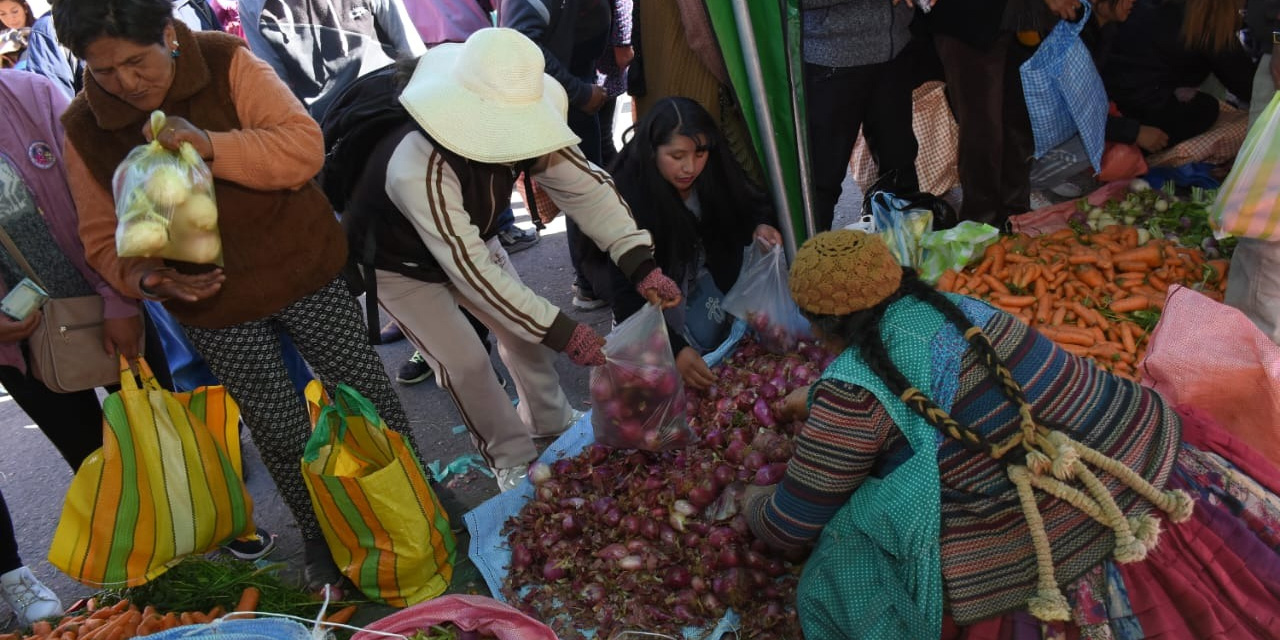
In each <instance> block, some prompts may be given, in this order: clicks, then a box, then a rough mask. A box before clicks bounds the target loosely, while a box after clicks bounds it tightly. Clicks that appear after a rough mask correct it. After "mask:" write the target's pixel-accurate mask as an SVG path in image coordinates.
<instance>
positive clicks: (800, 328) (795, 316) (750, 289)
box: [720, 244, 813, 354]
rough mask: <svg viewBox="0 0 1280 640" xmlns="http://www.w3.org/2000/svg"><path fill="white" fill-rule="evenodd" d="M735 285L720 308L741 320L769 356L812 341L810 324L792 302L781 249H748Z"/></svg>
mask: <svg viewBox="0 0 1280 640" xmlns="http://www.w3.org/2000/svg"><path fill="white" fill-rule="evenodd" d="M746 252H747V253H746V256H745V257H744V258H743V260H742V271H741V272H739V273H738V281H737V282H735V283H734V284H733V287H732V288H731V289H729V292H728V293H726V294H725V296H724V300H723V301H721V303H720V307H721V308H723V309H724V310H725V311H727V312H729V313H731V314H733V315H734V316H736V317H738V318H741V319H742V320H743V321H744V322H746V323H747V326H748V327H750V328H751V329H752V330H753V331H755V333H756V337H757V339H758V340H759V342H760V345H761V346H763V347H764V348H765V349H766V350H767V351H769V352H770V353H777V354H783V353H791V352H793V351H795V350H796V349H797V348H798V347H799V344H800V342H801V341H802V340H807V341H812V340H813V332H812V330H811V329H810V328H809V321H808V320H807V319H806V318H805V317H804V316H803V315H801V314H800V308H799V307H797V306H796V303H795V300H792V299H791V286H790V285H789V284H788V271H787V261H786V258H785V257H784V256H783V255H782V247H780V246H774V247H772V248H770V249H768V250H764V249H763V247H761V246H760V245H759V244H757V245H753V246H751V247H748V248H747V250H746Z"/></svg>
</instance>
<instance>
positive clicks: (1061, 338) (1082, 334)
mask: <svg viewBox="0 0 1280 640" xmlns="http://www.w3.org/2000/svg"><path fill="white" fill-rule="evenodd" d="M1038 329H1039V331H1040V333H1042V334H1044V337H1046V338H1048V339H1050V340H1052V341H1054V342H1056V343H1058V344H1074V345H1079V346H1081V347H1092V346H1093V345H1094V343H1096V342H1097V339H1096V338H1094V337H1093V336H1092V335H1091V334H1089V333H1088V332H1086V331H1072V330H1069V327H1055V326H1053V325H1046V326H1043V327H1038Z"/></svg>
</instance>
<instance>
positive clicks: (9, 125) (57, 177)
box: [0, 69, 138, 370]
mask: <svg viewBox="0 0 1280 640" xmlns="http://www.w3.org/2000/svg"><path fill="white" fill-rule="evenodd" d="M66 108H67V98H66V96H65V95H63V93H62V91H61V90H59V89H58V88H57V86H56V85H54V84H53V83H52V82H50V81H49V80H48V79H46V78H44V77H43V76H38V75H36V74H33V73H27V72H25V71H13V70H10V69H4V70H0V113H3V114H4V117H0V153H3V154H4V155H5V156H6V157H7V158H8V159H9V161H10V162H11V163H13V166H14V167H15V168H16V169H17V170H18V173H19V174H20V175H21V176H22V180H23V181H24V182H25V183H26V185H27V188H28V189H30V190H31V193H32V194H33V196H34V197H35V201H36V205H37V206H39V207H40V210H41V211H43V212H44V216H45V223H46V224H47V225H48V226H49V232H50V233H51V234H52V235H53V239H54V241H55V242H57V243H58V246H59V247H60V248H61V249H62V253H63V254H65V255H66V256H67V258H68V259H69V260H70V261H71V264H72V265H74V266H75V268H76V270H78V271H79V272H80V275H82V276H84V279H85V281H87V282H88V283H89V285H90V286H91V287H93V289H94V291H97V292H98V295H100V296H102V301H103V305H104V306H103V308H104V312H105V315H106V317H108V318H126V317H129V316H134V315H137V314H138V304H137V301H136V300H132V299H130V298H127V297H125V296H124V295H123V294H121V293H119V292H118V291H116V290H115V289H112V288H111V286H110V285H108V284H107V282H106V281H105V280H103V279H102V276H100V275H98V272H96V271H94V270H93V269H92V268H90V267H89V264H88V262H86V261H85V257H84V245H83V244H81V243H80V233H79V224H80V221H79V218H78V217H77V216H76V209H75V204H74V203H73V202H72V200H71V192H70V191H69V190H68V188H67V172H66V166H65V165H64V164H63V156H62V138H63V134H62V124H61V123H60V122H59V121H58V116H60V115H62V112H63V110H65V109H66ZM5 293H8V288H7V287H5V285H4V283H3V282H0V297H2V296H3V295H4V294H5ZM0 365H9V366H14V367H17V368H19V369H23V370H25V365H24V363H23V359H22V353H21V352H20V351H19V349H18V344H17V343H12V342H11V343H0Z"/></svg>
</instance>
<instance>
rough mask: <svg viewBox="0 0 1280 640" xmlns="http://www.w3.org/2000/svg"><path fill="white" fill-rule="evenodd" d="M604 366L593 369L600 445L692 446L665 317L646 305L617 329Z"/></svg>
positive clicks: (594, 424) (594, 416) (594, 413)
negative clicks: (689, 444)
mask: <svg viewBox="0 0 1280 640" xmlns="http://www.w3.org/2000/svg"><path fill="white" fill-rule="evenodd" d="M604 356H605V360H606V363H605V364H604V365H603V366H599V367H594V368H592V369H591V403H592V410H591V428H592V430H593V431H594V432H595V436H596V442H599V443H601V444H604V445H607V446H610V447H617V448H619V449H644V450H646V451H662V450H665V449H672V448H677V447H683V446H684V445H686V444H688V443H689V440H690V438H691V436H692V431H690V429H689V424H688V422H687V421H686V419H685V401H684V381H683V380H681V378H680V371H679V370H678V369H676V359H675V356H674V355H672V353H671V340H670V338H668V336H667V323H666V321H665V320H664V319H663V316H662V311H660V310H659V309H658V308H657V307H655V306H653V305H651V304H646V305H644V307H643V308H641V309H640V310H639V311H637V312H635V314H634V315H632V316H631V317H630V318H627V319H626V320H624V321H623V322H622V324H619V325H618V326H616V327H614V329H613V332H612V333H610V334H609V337H608V339H607V340H606V341H605V345H604Z"/></svg>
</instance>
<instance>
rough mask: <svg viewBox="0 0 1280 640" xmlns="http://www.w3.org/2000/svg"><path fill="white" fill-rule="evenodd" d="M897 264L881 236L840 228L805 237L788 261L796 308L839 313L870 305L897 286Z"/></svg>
mask: <svg viewBox="0 0 1280 640" xmlns="http://www.w3.org/2000/svg"><path fill="white" fill-rule="evenodd" d="M901 283H902V267H901V266H899V265H898V261H897V260H894V259H893V254H891V253H889V247H888V245H886V244H885V243H884V240H881V239H880V236H877V235H870V234H867V233H865V232H862V231H854V230H850V229H841V230H838V231H826V232H823V233H819V234H818V235H816V236H813V237H812V238H809V240H808V241H807V242H805V243H804V245H803V246H801V247H800V250H799V251H797V252H796V259H795V261H794V262H792V263H791V297H792V298H794V299H795V301H796V304H797V305H799V306H800V309H802V310H804V311H806V312H808V313H814V314H820V315H829V316H839V315H845V314H849V313H853V312H855V311H861V310H863V309H870V308H871V307H874V306H876V305H877V304H879V303H880V301H881V300H884V299H885V298H887V297H889V296H890V295H892V294H893V292H894V291H897V290H898V285H899V284H901Z"/></svg>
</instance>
